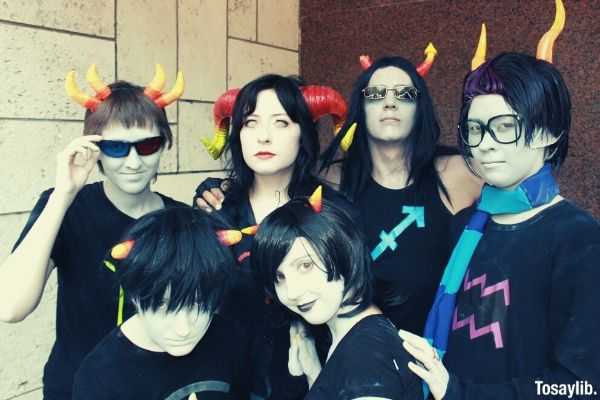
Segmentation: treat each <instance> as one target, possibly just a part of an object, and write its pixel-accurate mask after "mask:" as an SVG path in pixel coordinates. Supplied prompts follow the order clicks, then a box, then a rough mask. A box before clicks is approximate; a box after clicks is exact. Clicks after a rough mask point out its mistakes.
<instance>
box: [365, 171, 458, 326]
mask: <svg viewBox="0 0 600 400" xmlns="http://www.w3.org/2000/svg"><path fill="white" fill-rule="evenodd" d="M356 205H357V207H358V209H359V210H360V213H361V215H362V218H363V220H364V223H365V234H366V237H367V244H368V247H369V250H370V251H371V256H372V258H373V271H374V275H375V282H376V288H375V293H376V296H377V298H376V303H377V305H378V306H379V307H381V309H382V310H383V313H384V314H385V315H386V316H387V317H388V318H389V319H390V320H391V321H392V322H393V323H394V325H396V327H398V328H401V329H404V330H407V331H410V332H413V333H416V334H419V335H420V334H422V333H423V329H424V327H425V320H426V318H427V314H428V312H429V309H430V308H431V305H432V303H433V299H434V297H435V293H436V290H437V286H438V284H439V282H440V279H441V276H442V272H443V269H444V266H445V265H446V262H447V261H448V257H449V255H450V249H451V248H450V221H451V218H452V215H451V214H450V212H449V211H448V209H447V208H446V206H445V205H444V203H443V202H442V200H441V198H440V194H439V191H438V187H437V185H436V184H435V182H425V184H424V189H423V193H421V194H419V193H417V189H416V187H415V185H410V186H407V187H405V188H403V189H388V188H385V187H383V186H381V185H379V184H378V183H377V182H375V180H373V179H372V178H369V182H368V183H367V186H366V188H365V190H364V191H363V192H362V193H361V194H360V195H359V196H358V198H357V199H356Z"/></svg>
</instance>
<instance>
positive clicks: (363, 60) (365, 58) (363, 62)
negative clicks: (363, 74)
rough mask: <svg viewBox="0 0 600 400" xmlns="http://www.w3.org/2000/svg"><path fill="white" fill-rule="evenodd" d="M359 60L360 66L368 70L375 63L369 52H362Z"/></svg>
mask: <svg viewBox="0 0 600 400" xmlns="http://www.w3.org/2000/svg"><path fill="white" fill-rule="evenodd" d="M358 61H359V62H360V67H361V68H362V69H363V71H366V70H368V69H369V67H370V66H371V65H373V60H371V57H370V56H369V55H368V54H362V55H361V56H360V57H358Z"/></svg>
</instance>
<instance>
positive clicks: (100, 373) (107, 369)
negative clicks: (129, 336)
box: [74, 328, 127, 390]
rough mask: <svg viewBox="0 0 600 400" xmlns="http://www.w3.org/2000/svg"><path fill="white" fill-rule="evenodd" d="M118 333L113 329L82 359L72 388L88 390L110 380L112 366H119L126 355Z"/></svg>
mask: <svg viewBox="0 0 600 400" xmlns="http://www.w3.org/2000/svg"><path fill="white" fill-rule="evenodd" d="M120 332H121V331H120V328H115V329H113V330H112V331H111V332H110V333H109V334H108V335H106V336H105V337H104V339H102V340H101V341H100V343H98V344H97V345H96V347H94V349H93V350H92V351H91V352H90V353H89V354H88V355H87V356H86V357H85V358H84V359H83V361H82V363H81V365H80V366H79V369H78V370H77V373H76V374H75V380H74V388H81V389H85V390H88V389H91V388H93V387H94V385H100V384H101V381H103V380H105V379H107V378H108V380H111V378H110V376H112V375H113V371H114V366H115V365H118V364H121V362H120V361H119V359H120V358H122V357H123V356H124V354H127V351H126V346H124V345H123V343H122V340H120V339H119V337H118V336H119V335H122V333H120ZM122 372H123V371H121V373H122Z"/></svg>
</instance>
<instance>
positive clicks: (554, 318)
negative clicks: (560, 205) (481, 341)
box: [444, 229, 600, 400]
mask: <svg viewBox="0 0 600 400" xmlns="http://www.w3.org/2000/svg"><path fill="white" fill-rule="evenodd" d="M573 233H574V232H571V235H568V234H565V235H564V236H563V237H561V238H558V239H557V240H559V241H560V242H559V243H561V242H562V243H563V244H564V243H565V242H570V243H569V244H567V245H562V246H560V247H561V248H560V249H559V250H558V251H557V253H556V258H555V262H554V264H555V265H554V266H553V276H552V296H551V299H549V310H550V324H549V329H550V330H551V334H552V338H553V343H554V347H553V348H552V349H551V355H550V357H551V364H550V365H548V366H546V368H545V369H544V370H543V371H540V373H539V374H538V375H537V376H527V377H519V378H517V379H513V380H511V381H507V382H502V383H497V384H475V383H470V382H463V381H461V380H460V379H458V378H457V377H456V376H451V379H450V382H449V385H448V389H447V393H446V396H445V397H444V399H446V400H476V399H477V400H478V399H483V398H485V399H489V400H493V399H497V400H516V399H519V400H524V399H532V400H533V399H539V398H544V396H545V395H548V394H550V396H552V393H546V392H543V391H542V390H548V391H553V390H554V391H556V393H554V394H553V395H554V396H558V397H561V396H562V397H564V398H567V396H568V395H569V392H566V393H564V392H560V390H569V389H568V386H567V385H571V388H573V390H575V388H577V392H574V393H573V394H572V395H571V397H570V398H571V399H597V398H598V394H600V336H599V334H598V332H600V313H599V312H598V303H599V302H600V295H599V293H600V292H599V290H598V284H599V282H600V262H599V260H600V241H599V240H598V239H599V237H598V236H599V235H600V232H599V231H598V230H597V229H596V230H594V231H589V230H588V231H587V232H585V231H583V232H582V231H581V230H578V233H579V234H578V235H575V234H573ZM591 235H594V236H595V238H593V239H592V240H591V241H590V240H586V239H589V236H591ZM569 236H570V237H569ZM584 243H588V244H584ZM549 244H551V243H550V242H549ZM549 250H550V251H551V250H552V249H549ZM542 385H549V386H546V387H545V388H542ZM561 385H563V386H561ZM587 385H589V386H587ZM589 388H591V389H589ZM538 391H542V392H541V393H540V394H538ZM586 391H591V392H592V393H590V394H589V395H588V394H587V392H586ZM593 392H597V394H596V395H594V394H593ZM561 393H562V394H561ZM563 395H564V396H563Z"/></svg>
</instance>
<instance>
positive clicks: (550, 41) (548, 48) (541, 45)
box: [535, 0, 566, 63]
mask: <svg viewBox="0 0 600 400" xmlns="http://www.w3.org/2000/svg"><path fill="white" fill-rule="evenodd" d="M555 5H556V14H555V15H554V22H553V23H552V26H551V27H550V29H549V30H548V32H546V33H544V35H543V36H542V37H541V39H540V41H539V42H538V46H537V52H536V55H535V56H536V58H538V59H540V60H545V61H548V62H549V63H552V47H554V42H555V41H556V39H557V38H558V35H560V33H561V32H562V30H563V29H564V27H565V19H566V15H565V14H566V13H565V6H564V4H563V2H562V0H555Z"/></svg>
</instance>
